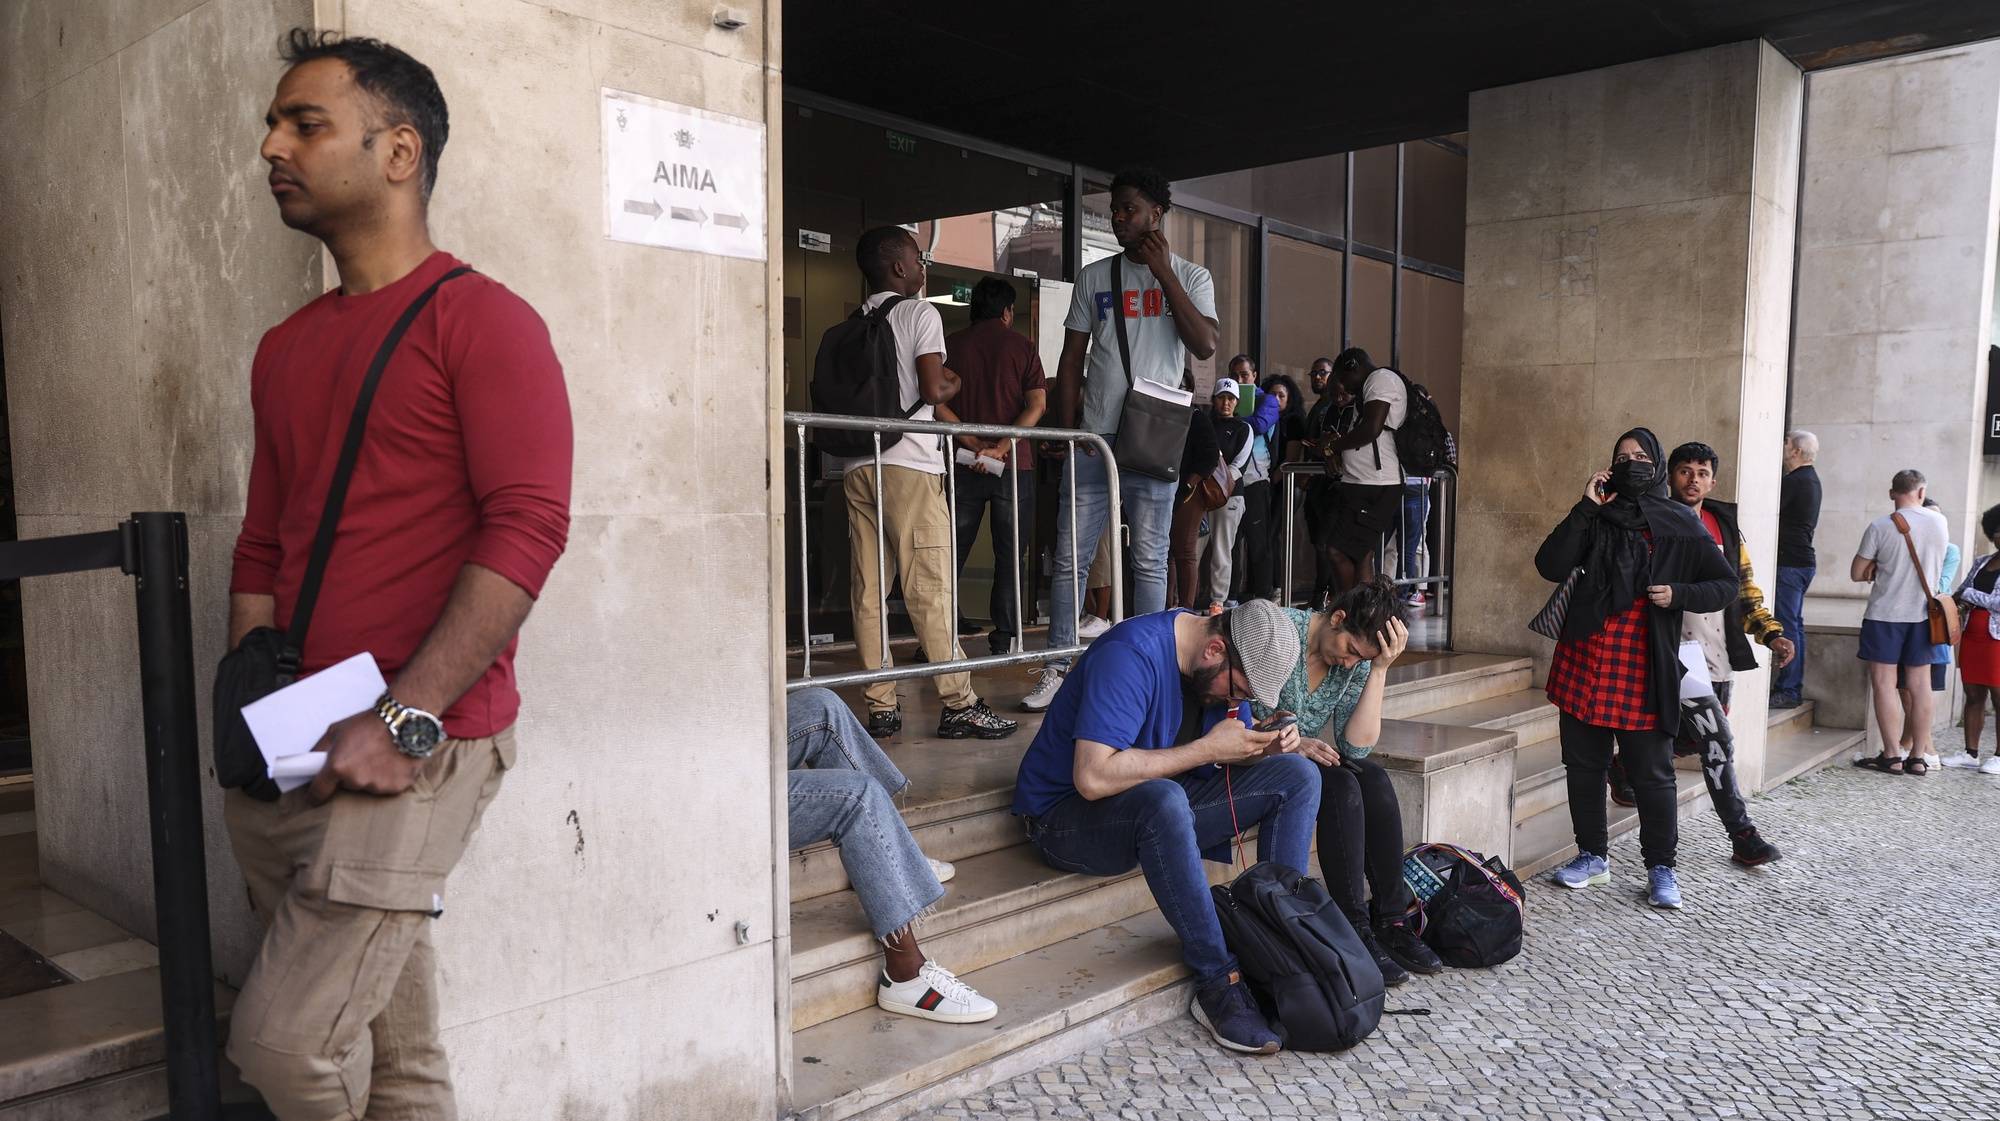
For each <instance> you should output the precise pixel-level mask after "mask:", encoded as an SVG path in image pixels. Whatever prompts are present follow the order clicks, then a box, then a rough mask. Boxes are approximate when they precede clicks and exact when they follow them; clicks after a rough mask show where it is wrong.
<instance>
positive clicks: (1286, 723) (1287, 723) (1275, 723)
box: [1250, 712, 1299, 732]
mask: <svg viewBox="0 0 2000 1121" xmlns="http://www.w3.org/2000/svg"><path fill="white" fill-rule="evenodd" d="M1298 722H1299V718H1298V717H1296V716H1293V715H1292V714H1291V713H1289V712H1282V713H1278V714H1276V715H1274V716H1272V717H1271V718H1270V719H1269V720H1266V721H1264V722H1263V723H1262V724H1259V725H1257V726H1256V727H1255V728H1252V729H1250V730H1251V731H1253V732H1282V731H1284V730H1285V729H1286V728H1289V727H1291V726H1292V725H1294V724H1297V723H1298Z"/></svg>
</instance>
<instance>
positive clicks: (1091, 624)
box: [1076, 615, 1111, 638]
mask: <svg viewBox="0 0 2000 1121" xmlns="http://www.w3.org/2000/svg"><path fill="white" fill-rule="evenodd" d="M1110 629H1111V622H1110V620H1108V619H1100V618H1098V617H1097V616H1095V615H1085V616H1084V617H1083V618H1081V619H1079V620H1077V623H1076V637H1078V638H1098V637H1100V636H1102V635H1103V634H1104V632H1105V631H1108V630H1110Z"/></svg>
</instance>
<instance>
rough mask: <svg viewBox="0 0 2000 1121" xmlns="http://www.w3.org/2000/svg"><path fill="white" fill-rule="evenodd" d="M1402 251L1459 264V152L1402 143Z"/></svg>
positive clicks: (1461, 213) (1461, 246)
mask: <svg viewBox="0 0 2000 1121" xmlns="http://www.w3.org/2000/svg"><path fill="white" fill-rule="evenodd" d="M1403 256H1405V257H1415V258H1416V259H1418V260H1420V261H1428V262H1430V263H1431V264H1433V265H1444V266H1445V267H1447V268H1454V269H1464V268H1465V157H1464V156H1461V155H1459V154H1458V153H1457V152H1453V151H1449V150H1447V149H1444V148H1440V147H1438V146H1437V145H1435V144H1426V143H1421V142H1419V143H1415V144H1405V145H1403Z"/></svg>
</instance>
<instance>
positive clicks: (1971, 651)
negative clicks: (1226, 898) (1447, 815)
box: [1322, 506, 2000, 797]
mask: <svg viewBox="0 0 2000 1121" xmlns="http://www.w3.org/2000/svg"><path fill="white" fill-rule="evenodd" d="M1979 532H1981V533H1983V534H1985V535H1986V540H1987V541H1988V542H1990V543H1991V544H1992V545H1993V546H1994V547H1995V548H1996V549H2000V506H1993V507H1990V508H1988V509H1987V511H1986V512H1985V513H1984V514H1981V515H1980V516H1979ZM1996 593H2000V553H1987V554H1986V555H1984V556H1982V557H1979V558H1978V559H1977V560H1974V561H1973V562H1972V567H1971V568H1970V569H1967V570H1966V573H1965V581H1964V583H1961V584H1960V585H1959V586H1958V591H1957V592H1955V593H1953V597H1954V598H1955V599H1957V600H1958V604H1959V610H1961V611H1963V612H1965V613H1966V617H1965V627H1964V631H1963V633H1964V636H1965V637H1964V638H1962V639H1961V640H1960V641H1959V647H1958V679H1959V682H1960V683H1961V684H1963V685H1964V686H1965V750H1964V751H1961V752H1959V753H1958V754H1956V755H1952V756H1949V757H1947V758H1946V759H1945V761H1944V765H1945V766H1947V767H1964V768H1968V769H1973V768H1976V769H1977V770H1978V771H1979V773H1980V774H1982V775H2000V742H1996V743H1995V745H1994V751H1993V754H1992V755H1990V756H1988V757H1987V759H1986V761H1985V762H1984V763H1982V762H1980V761H1979V741H1980V738H1981V737H1982V736H1983V734H1984V733H1985V731H1986V702H1987V701H1988V700H1989V699H1992V698H1994V697H1996V696H2000V692H1996V690H2000V594H1996ZM1322 797H1323V795H1322Z"/></svg>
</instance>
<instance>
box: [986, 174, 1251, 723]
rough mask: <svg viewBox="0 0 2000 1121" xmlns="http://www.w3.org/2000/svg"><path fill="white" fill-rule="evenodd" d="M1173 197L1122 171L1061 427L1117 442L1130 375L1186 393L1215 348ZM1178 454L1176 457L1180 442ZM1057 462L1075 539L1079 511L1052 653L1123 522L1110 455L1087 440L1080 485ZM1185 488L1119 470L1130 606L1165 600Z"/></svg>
mask: <svg viewBox="0 0 2000 1121" xmlns="http://www.w3.org/2000/svg"><path fill="white" fill-rule="evenodd" d="M1172 204H1173V189H1172V187H1171V186H1170V185H1169V184H1168V183H1167V180H1166V177H1165V176H1163V175H1161V174H1160V173H1159V172H1157V171H1153V170H1151V169H1132V170H1127V171H1122V172H1119V173H1118V175H1117V176H1116V177H1115V178H1114V179H1112V181H1111V233H1112V235H1113V236H1114V237H1116V238H1117V239H1118V244H1119V245H1121V246H1123V247H1124V250H1125V251H1124V252H1123V253H1120V254H1118V255H1117V256H1114V257H1107V258H1105V259H1104V260H1102V261H1096V262H1093V263H1091V264H1088V265H1085V266H1084V267H1083V270H1082V271H1081V272H1079V273H1078V274H1077V278H1076V288H1075V289H1074V291H1073V293H1072V295H1071V298H1070V307H1069V318H1068V319H1067V320H1065V321H1064V323H1063V327H1064V328H1065V332H1064V336H1063V350H1062V359H1061V360H1060V361H1059V362H1058V363H1057V364H1056V392H1055V400H1054V401H1053V402H1051V406H1052V407H1051V408H1050V410H1049V417H1050V423H1051V424H1053V425H1054V426H1055V427H1058V428H1082V429H1085V430H1087V431H1090V432H1095V433H1097V434H1098V435H1100V436H1103V437H1104V439H1105V442H1106V443H1111V442H1112V441H1113V440H1114V439H1115V438H1116V437H1117V435H1118V422H1119V418H1120V416H1121V415H1122V414H1123V411H1124V408H1125V394H1126V393H1127V392H1128V388H1127V387H1128V385H1129V384H1130V383H1131V382H1133V381H1141V380H1143V381H1150V382H1156V383H1158V384H1160V385H1163V386H1170V387H1172V388H1174V389H1179V388H1180V386H1181V377H1182V375H1183V372H1184V371H1185V370H1186V367H1187V356H1188V355H1189V354H1190V353H1192V354H1193V355H1194V356H1195V357H1197V358H1202V359H1207V358H1210V357H1213V356H1214V354H1215V346H1216V333H1217V328H1216V322H1215V282H1214V281H1213V280H1212V279H1211V278H1210V277H1209V274H1208V270H1207V269H1205V268H1202V267H1201V266H1200V265H1197V264H1195V263H1194V262H1192V261H1188V260H1185V259H1183V258H1181V257H1178V256H1175V255H1174V252H1173V250H1172V249H1170V248H1169V247H1168V245H1167V235H1166V234H1165V233H1164V232H1162V230H1161V228H1160V224H1161V222H1162V220H1164V219H1165V217H1166V213H1167V209H1168V207H1170V206H1171V205H1172ZM1120 319H1122V320H1123V321H1124V324H1125V338H1126V343H1127V346H1128V347H1129V350H1130V354H1131V362H1130V366H1129V368H1128V367H1127V364H1126V362H1125V360H1124V358H1123V356H1121V354H1120V352H1119V345H1118V323H1119V320H1120ZM1086 362H1087V364H1088V367H1089V374H1090V376H1089V378H1088V379H1087V380H1086V379H1085V377H1084V372H1085V366H1086ZM1063 447H1064V446H1063V445H1061V444H1050V445H1047V448H1046V451H1047V452H1053V453H1055V454H1057V455H1060V454H1062V451H1063ZM1171 451H1172V453H1173V455H1174V456H1175V457H1178V456H1179V455H1180V451H1181V449H1179V448H1174V449H1171ZM1059 469H1060V470H1062V471H1063V480H1062V496H1063V503H1064V504H1065V505H1067V504H1068V503H1069V502H1071V501H1072V499H1073V500H1074V501H1075V502H1076V519H1075V520H1076V528H1075V531H1074V534H1073V535H1072V531H1071V528H1070V518H1069V517H1068V516H1067V515H1066V514H1061V513H1059V514H1058V515H1057V517H1056V544H1055V558H1054V562H1053V564H1052V565H1051V566H1050V567H1051V580H1052V582H1053V585H1054V586H1053V588H1052V590H1051V593H1050V600H1051V608H1050V614H1051V616H1052V617H1051V619H1050V620H1049V649H1051V650H1060V649H1062V648H1064V647H1068V646H1074V645H1075V644H1076V625H1077V604H1076V587H1077V585H1078V584H1080V583H1082V581H1081V579H1079V574H1078V572H1077V568H1078V566H1079V565H1080V564H1081V565H1088V564H1089V563H1090V558H1091V557H1092V556H1093V555H1095V553H1096V549H1097V541H1098V538H1100V537H1102V536H1103V535H1104V532H1105V528H1106V527H1107V526H1110V527H1112V529H1113V531H1114V532H1115V530H1116V527H1117V524H1118V512H1117V511H1115V510H1113V509H1111V492H1110V481H1109V479H1108V478H1107V476H1106V473H1105V464H1104V459H1103V457H1102V456H1100V455H1098V454H1097V453H1096V452H1095V451H1094V450H1093V449H1089V448H1081V449H1080V450H1079V451H1078V453H1077V460H1076V464H1075V480H1074V484H1072V481H1071V476H1070V472H1069V469H1067V468H1059ZM1072 485H1074V487H1075V492H1074V494H1073V495H1072V492H1071V487H1072ZM1177 486H1178V481H1177V480H1170V479H1156V478H1153V477H1152V476H1150V475H1142V474H1140V473H1138V472H1136V471H1130V470H1126V469H1122V468H1121V469H1120V470H1119V472H1118V487H1119V493H1120V496H1121V498H1122V500H1123V503H1124V507H1125V511H1124V513H1125V517H1126V519H1127V520H1128V521H1130V522H1131V524H1132V567H1133V576H1132V599H1131V607H1132V614H1135V615H1144V614H1149V613H1152V612H1155V611H1159V610H1162V609H1163V608H1165V607H1166V605H1167V536H1168V532H1169V531H1170V530H1171V529H1172V527H1173V518H1174V491H1175V489H1176V488H1177ZM1068 670H1069V663H1068V662H1067V661H1066V660H1061V659H1058V660H1055V661H1051V662H1049V663H1048V664H1047V666H1046V667H1044V668H1043V670H1042V680H1041V683H1040V684H1039V685H1037V686H1036V687H1035V689H1034V691H1033V692H1031V693H1029V694H1028V697H1027V699H1026V700H1025V701H1023V702H1022V704H1023V705H1024V706H1025V707H1026V708H1027V709H1028V710H1029V711H1032V712H1040V711H1042V710H1043V709H1045V708H1047V707H1049V702H1050V701H1052V700H1054V699H1055V695H1056V690H1057V689H1058V688H1060V687H1061V686H1062V676H1063V674H1064V673H1066V672H1068Z"/></svg>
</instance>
